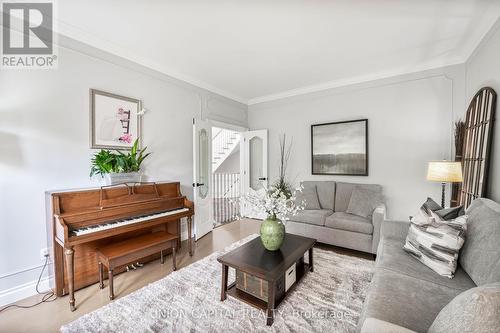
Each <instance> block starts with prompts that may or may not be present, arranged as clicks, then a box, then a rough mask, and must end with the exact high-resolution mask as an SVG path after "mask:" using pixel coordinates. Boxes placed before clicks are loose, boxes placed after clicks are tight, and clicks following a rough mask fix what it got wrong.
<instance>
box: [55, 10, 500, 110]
mask: <svg viewBox="0 0 500 333" xmlns="http://www.w3.org/2000/svg"><path fill="white" fill-rule="evenodd" d="M499 26H500V18H499V19H497V21H496V22H494V24H493V25H492V26H491V27H490V28H489V29H488V30H487V31H486V32H485V33H484V34H483V36H482V37H481V38H480V39H479V40H478V41H477V42H476V43H473V44H472V46H471V47H470V49H469V50H467V51H466V52H464V56H463V57H456V58H455V59H454V60H451V61H447V62H431V63H427V64H424V65H419V66H415V67H412V68H411V69H405V68H400V69H394V70H388V71H382V72H377V73H371V74H367V75H360V76H354V77H349V78H343V79H338V80H332V81H326V82H323V83H319V84H313V85H309V86H304V87H300V88H296V89H290V90H285V91H282V92H278V93H274V94H269V95H263V96H259V97H255V98H250V99H248V98H244V97H242V96H239V95H237V94H234V93H232V92H230V91H227V90H224V89H221V88H218V87H216V86H214V85H211V84H209V83H207V82H205V81H203V80H199V79H197V78H194V77H191V76H189V75H186V74H183V73H181V72H178V71H176V70H174V69H172V68H168V67H167V66H164V65H161V64H159V63H157V62H155V61H152V60H150V59H147V58H145V57H141V56H138V55H136V54H134V53H132V52H130V50H128V49H125V48H123V47H121V46H120V45H118V44H116V43H115V42H112V41H109V40H105V39H103V38H101V37H99V36H97V35H95V34H91V33H88V32H86V31H84V30H82V29H80V28H78V27H75V26H73V25H71V24H69V23H67V22H64V21H62V20H58V22H57V29H58V31H57V32H58V33H59V34H61V35H63V36H66V37H67V38H70V39H74V40H76V41H79V42H82V43H85V44H87V45H89V46H91V47H93V48H96V49H99V50H102V51H104V52H108V53H110V54H112V55H115V56H118V57H121V58H123V59H125V60H128V61H131V62H133V63H136V64H138V65H140V66H144V67H146V68H149V69H151V70H153V71H156V72H158V73H160V74H163V75H166V76H168V77H170V78H172V79H175V80H178V81H182V82H184V83H187V84H189V85H192V86H195V87H197V88H200V89H203V90H206V91H208V92H211V93H214V94H216V95H220V96H222V97H225V98H228V99H230V100H233V101H235V102H239V103H241V104H244V105H246V106H251V105H256V104H261V103H266V102H271V101H275V100H280V99H285V98H290V97H294V96H300V95H306V94H310V93H315V92H320V91H324V90H329V89H334V88H340V87H346V86H351V85H356V84H361V83H367V82H371V81H377V80H382V79H388V78H392V77H397V76H401V75H408V74H414V73H418V72H423V71H427V70H435V69H438V68H443V67H447V66H453V65H461V64H464V63H466V62H467V61H468V60H469V59H470V58H471V57H472V56H473V55H474V54H475V52H477V49H478V48H479V47H481V45H482V44H483V43H484V42H485V41H487V39H488V36H490V35H491V33H492V31H493V30H495V29H496V28H498V27H499Z"/></svg>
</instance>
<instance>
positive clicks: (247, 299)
mask: <svg viewBox="0 0 500 333" xmlns="http://www.w3.org/2000/svg"><path fill="white" fill-rule="evenodd" d="M311 270H312V269H311V266H310V265H309V264H308V263H304V269H303V270H300V271H301V273H302V274H300V276H297V280H296V281H295V282H294V283H293V285H292V286H291V287H290V288H289V289H288V290H287V291H286V292H285V293H284V294H283V296H281V297H280V298H279V299H277V300H276V301H275V304H274V305H273V306H272V307H271V310H272V311H274V310H275V309H276V308H278V305H280V303H281V301H282V300H283V299H284V298H285V296H286V295H288V294H289V293H291V292H292V291H293V290H294V289H295V287H296V286H297V284H298V283H299V282H300V280H302V278H303V277H304V276H305V275H306V273H307V272H309V271H311ZM226 293H227V295H229V296H231V297H234V298H236V299H238V300H240V301H242V302H244V303H246V304H248V305H250V306H253V307H255V308H257V309H261V310H264V311H266V310H267V311H268V310H270V308H269V306H268V302H266V301H263V300H261V299H260V298H257V297H255V296H253V295H251V294H249V293H247V292H245V291H243V290H240V289H238V288H236V282H233V283H231V284H230V285H229V286H228V287H227V291H226ZM272 322H273V320H272V319H271V320H270V321H269V320H268V325H270V324H272Z"/></svg>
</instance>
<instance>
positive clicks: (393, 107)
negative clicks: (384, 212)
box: [248, 66, 465, 219]
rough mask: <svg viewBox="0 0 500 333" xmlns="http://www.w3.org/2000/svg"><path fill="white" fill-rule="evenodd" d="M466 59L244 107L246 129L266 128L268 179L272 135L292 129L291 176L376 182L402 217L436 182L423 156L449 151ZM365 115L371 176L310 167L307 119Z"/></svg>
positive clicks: (273, 167) (273, 163) (274, 159)
mask: <svg viewBox="0 0 500 333" xmlns="http://www.w3.org/2000/svg"><path fill="white" fill-rule="evenodd" d="M464 84H465V83H464V67H463V66H453V67H448V68H444V69H440V70H434V71H427V72H422V73H416V74H411V75H405V76H400V77H395V78H391V79H386V80H379V81H375V82H369V83H365V84H360V85H355V86H350V87H344V88H337V89H331V90H328V91H323V92H319V93H315V94H309V95H305V96H297V97H291V98H286V99H282V100H278V101H275V102H267V103H262V104H257V105H251V106H250V107H249V115H248V117H249V126H250V128H251V129H259V128H269V151H270V153H269V156H270V162H269V163H270V165H269V167H270V170H269V171H270V179H271V181H272V180H273V179H275V178H276V176H277V171H278V156H279V155H278V148H279V143H278V137H279V135H280V134H282V133H284V132H286V134H287V137H290V136H292V137H293V151H292V155H291V159H290V163H289V171H288V174H289V177H290V179H291V180H294V181H296V182H298V181H301V180H326V179H333V180H338V181H347V182H358V183H378V184H382V185H383V187H384V190H385V194H386V197H387V200H388V213H389V217H390V218H396V219H407V218H408V216H409V215H412V214H414V213H415V212H416V211H417V209H418V207H419V206H420V205H421V203H422V202H423V201H424V200H425V198H426V197H427V196H432V197H434V198H435V199H436V200H439V199H440V185H439V184H436V183H430V182H427V181H426V179H425V176H426V170H427V162H428V161H430V160H436V159H437V160H439V159H443V158H446V159H449V158H450V157H451V152H452V122H453V120H454V119H455V116H454V113H455V111H454V109H455V110H460V111H461V110H462V109H463V107H464V105H463V91H464ZM360 118H368V119H369V176H368V177H350V176H316V175H315V176H313V175H311V141H310V140H311V139H310V135H311V134H310V125H311V124H318V123H325V122H334V121H342V120H350V119H360Z"/></svg>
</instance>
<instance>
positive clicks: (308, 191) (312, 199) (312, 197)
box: [296, 184, 321, 210]
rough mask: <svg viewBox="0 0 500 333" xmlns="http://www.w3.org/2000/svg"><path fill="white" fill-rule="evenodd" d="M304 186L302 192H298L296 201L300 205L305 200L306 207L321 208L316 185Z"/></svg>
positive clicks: (308, 208)
mask: <svg viewBox="0 0 500 333" xmlns="http://www.w3.org/2000/svg"><path fill="white" fill-rule="evenodd" d="M303 186H304V188H303V189H302V192H297V194H296V198H297V199H296V202H297V203H298V204H299V205H300V204H302V203H303V202H305V206H304V209H306V210H311V209H316V210H317V209H321V206H320V205H319V200H318V193H317V191H316V185H312V184H303Z"/></svg>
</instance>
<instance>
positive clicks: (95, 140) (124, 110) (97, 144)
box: [90, 89, 142, 150]
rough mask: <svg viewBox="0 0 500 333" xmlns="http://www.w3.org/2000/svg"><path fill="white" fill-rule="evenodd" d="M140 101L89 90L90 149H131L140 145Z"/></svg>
mask: <svg viewBox="0 0 500 333" xmlns="http://www.w3.org/2000/svg"><path fill="white" fill-rule="evenodd" d="M141 110H142V102H141V101H140V100H138V99H135V98H130V97H125V96H120V95H117V94H112V93H109V92H105V91H102V90H97V89H90V148H92V149H119V150H127V149H131V148H132V146H133V144H134V141H135V140H136V139H137V138H138V139H139V146H141V140H142V139H141V129H142V119H141V116H140V115H139V114H140V112H141Z"/></svg>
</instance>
